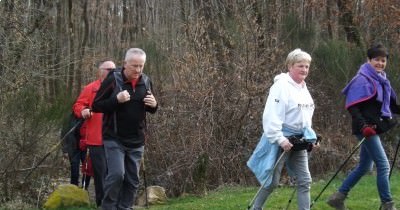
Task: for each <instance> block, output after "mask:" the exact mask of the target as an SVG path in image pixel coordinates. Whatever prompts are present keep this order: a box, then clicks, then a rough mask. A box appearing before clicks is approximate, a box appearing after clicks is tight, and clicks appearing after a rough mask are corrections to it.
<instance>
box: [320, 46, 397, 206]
mask: <svg viewBox="0 0 400 210" xmlns="http://www.w3.org/2000/svg"><path fill="white" fill-rule="evenodd" d="M367 56H368V60H367V62H366V63H364V64H363V65H361V67H360V69H359V71H358V72H357V74H356V76H355V77H354V78H353V79H352V80H351V81H350V82H349V84H348V85H347V86H346V87H345V88H344V89H343V91H342V92H343V94H344V95H346V109H347V110H348V111H349V112H350V114H351V118H352V131H353V134H354V135H355V136H356V137H357V138H358V140H360V141H361V140H363V139H365V141H364V142H363V143H362V145H361V149H360V161H359V163H358V165H357V167H355V169H354V170H353V171H352V172H351V173H350V174H349V175H348V176H347V177H346V179H345V180H344V181H343V183H342V185H341V186H340V187H339V189H338V191H337V192H335V193H334V194H333V195H331V196H330V197H329V198H328V201H327V203H328V205H329V206H331V207H333V208H335V209H337V210H344V209H346V207H345V205H344V200H345V199H346V197H347V195H348V193H349V191H350V190H351V188H352V187H354V186H355V185H356V184H357V182H358V181H359V180H360V179H361V177H362V176H363V175H365V174H366V173H367V172H368V171H369V170H370V169H371V167H372V164H373V163H375V165H376V171H377V176H376V179H377V182H376V183H377V187H378V192H379V197H380V200H381V202H382V210H395V209H396V208H395V206H394V202H393V200H392V194H391V193H390V183H389V173H390V166H389V161H388V158H387V156H386V152H385V150H384V148H383V146H382V143H381V140H380V137H379V134H382V133H385V132H386V131H388V130H389V129H391V128H392V127H393V126H394V125H395V124H396V120H395V119H394V116H393V114H395V113H396V114H398V113H399V108H398V105H397V104H396V94H395V92H394V90H393V89H392V87H391V85H390V82H389V80H388V79H387V78H386V74H385V71H384V70H385V67H386V64H387V60H388V57H389V54H388V51H387V49H386V48H385V47H384V46H382V45H381V44H375V45H373V46H372V47H371V48H370V49H368V51H367Z"/></svg>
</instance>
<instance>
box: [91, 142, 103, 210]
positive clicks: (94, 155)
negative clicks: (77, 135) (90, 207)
mask: <svg viewBox="0 0 400 210" xmlns="http://www.w3.org/2000/svg"><path fill="white" fill-rule="evenodd" d="M88 149H89V155H90V158H91V159H92V167H93V173H94V177H93V178H94V189H95V193H96V204H97V206H101V200H102V199H103V197H104V179H105V177H106V174H107V165H106V164H107V163H106V158H105V153H104V147H103V146H92V145H88Z"/></svg>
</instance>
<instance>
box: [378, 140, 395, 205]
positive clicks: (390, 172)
mask: <svg viewBox="0 0 400 210" xmlns="http://www.w3.org/2000/svg"><path fill="white" fill-rule="evenodd" d="M396 139H397V141H398V143H397V146H396V151H395V152H394V157H393V162H392V166H391V167H390V171H389V180H390V177H391V176H392V172H393V168H394V164H395V162H396V159H397V153H398V152H399V147H400V139H399V136H396ZM381 209H382V204H381V205H380V206H379V210H381Z"/></svg>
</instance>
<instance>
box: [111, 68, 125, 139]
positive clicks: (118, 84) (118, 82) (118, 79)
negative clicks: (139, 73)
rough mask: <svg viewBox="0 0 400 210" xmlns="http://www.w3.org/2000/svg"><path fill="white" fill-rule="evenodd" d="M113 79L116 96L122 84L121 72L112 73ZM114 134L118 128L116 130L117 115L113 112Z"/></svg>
mask: <svg viewBox="0 0 400 210" xmlns="http://www.w3.org/2000/svg"><path fill="white" fill-rule="evenodd" d="M113 73H114V79H115V87H114V94H113V95H115V96H116V95H117V94H118V93H119V92H121V91H122V85H123V84H124V79H123V78H122V74H121V71H114V72H113ZM114 133H115V134H116V135H117V133H118V128H117V113H116V112H114Z"/></svg>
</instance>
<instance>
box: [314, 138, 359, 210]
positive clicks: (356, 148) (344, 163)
mask: <svg viewBox="0 0 400 210" xmlns="http://www.w3.org/2000/svg"><path fill="white" fill-rule="evenodd" d="M365 139H366V138H365V137H363V138H362V139H361V141H360V142H359V143H358V144H357V145H356V146H354V149H353V151H351V153H350V155H349V156H348V157H347V158H346V160H344V162H343V163H342V165H340V166H339V168H338V170H336V173H335V174H334V175H333V176H332V178H331V179H330V180H329V181H328V183H326V185H325V186H324V188H322V190H321V192H320V193H319V194H318V195H317V197H316V198H315V199H314V200H313V201H312V202H311V205H310V209H311V208H312V207H313V205H314V203H315V202H317V200H318V198H319V197H320V196H321V195H322V193H323V192H324V191H325V190H326V188H327V187H328V186H329V184H330V183H331V182H332V181H333V179H334V178H335V177H336V176H337V175H338V173H339V172H340V171H341V170H342V168H343V167H344V166H345V165H346V163H347V162H348V161H349V160H350V158H351V156H353V154H354V153H355V152H356V151H357V150H358V148H360V146H361V144H362V143H363V142H364V141H365Z"/></svg>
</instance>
